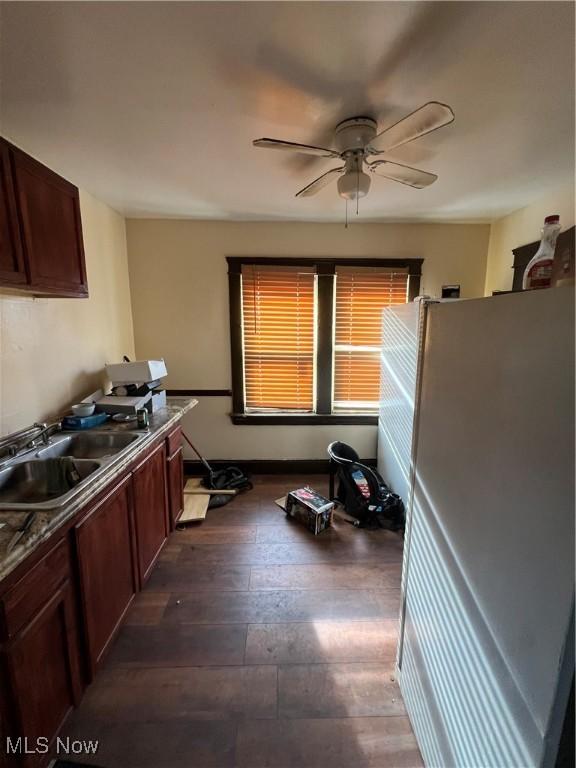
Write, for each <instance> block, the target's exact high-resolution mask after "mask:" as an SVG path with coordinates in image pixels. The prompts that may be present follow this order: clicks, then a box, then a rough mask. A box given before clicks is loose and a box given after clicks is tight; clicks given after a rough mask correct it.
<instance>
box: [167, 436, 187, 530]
mask: <svg viewBox="0 0 576 768" xmlns="http://www.w3.org/2000/svg"><path fill="white" fill-rule="evenodd" d="M167 470H168V502H169V507H170V527H171V529H172V530H174V527H175V525H176V521H177V520H178V518H179V517H180V515H181V514H182V510H183V509H184V459H183V456H182V448H179V449H178V450H177V451H176V453H175V454H174V455H173V456H171V457H170V458H169V459H168V463H167Z"/></svg>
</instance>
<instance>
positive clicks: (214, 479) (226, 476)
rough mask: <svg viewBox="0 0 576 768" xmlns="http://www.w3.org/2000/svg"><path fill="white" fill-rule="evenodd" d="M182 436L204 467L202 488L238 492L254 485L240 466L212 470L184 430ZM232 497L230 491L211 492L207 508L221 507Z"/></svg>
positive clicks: (248, 489)
mask: <svg viewBox="0 0 576 768" xmlns="http://www.w3.org/2000/svg"><path fill="white" fill-rule="evenodd" d="M182 437H183V438H184V440H186V442H187V443H188V445H189V446H190V448H192V450H193V451H194V453H195V454H196V456H198V458H199V459H200V461H201V462H202V464H203V465H204V467H205V468H206V471H207V474H206V475H205V476H204V477H203V478H202V485H203V486H204V488H210V490H212V491H224V490H226V491H238V493H242V491H251V490H252V488H253V487H254V486H253V485H252V483H251V481H250V478H249V477H248V475H245V474H244V472H242V470H241V469H240V467H225V468H224V469H219V470H217V471H214V470H213V469H212V467H211V466H210V464H208V462H207V461H206V459H205V458H204V456H202V454H201V453H200V451H199V450H198V448H196V446H195V445H194V444H193V443H192V441H191V440H190V438H189V437H188V435H187V434H186V433H185V432H184V431H183V432H182ZM234 498H235V495H234V494H231V493H222V494H219V493H213V494H212V495H211V496H210V501H209V502H208V509H214V507H223V506H224V504H228V503H229V502H231V501H232V499H234Z"/></svg>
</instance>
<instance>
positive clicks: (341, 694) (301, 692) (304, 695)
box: [278, 660, 406, 718]
mask: <svg viewBox="0 0 576 768" xmlns="http://www.w3.org/2000/svg"><path fill="white" fill-rule="evenodd" d="M278 708H279V712H278V716H279V717H288V718H316V717H385V716H389V715H405V714H406V710H405V708H404V702H403V701H402V696H401V694H400V688H399V687H398V683H397V682H396V678H395V673H394V661H393V660H392V661H389V662H387V663H383V664H376V663H357V664H292V665H289V666H281V667H279V669H278Z"/></svg>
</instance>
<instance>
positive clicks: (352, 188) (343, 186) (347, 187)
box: [338, 171, 372, 200]
mask: <svg viewBox="0 0 576 768" xmlns="http://www.w3.org/2000/svg"><path fill="white" fill-rule="evenodd" d="M371 181H372V180H371V178H370V176H368V174H367V173H364V172H363V171H349V172H348V173H343V174H342V176H340V177H339V178H338V194H339V195H340V197H343V198H344V199H345V200H358V199H359V198H361V197H366V195H367V194H368V191H369V189H370V182H371Z"/></svg>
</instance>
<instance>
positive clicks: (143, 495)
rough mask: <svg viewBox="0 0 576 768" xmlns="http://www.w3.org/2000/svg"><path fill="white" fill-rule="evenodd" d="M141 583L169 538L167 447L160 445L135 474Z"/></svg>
mask: <svg viewBox="0 0 576 768" xmlns="http://www.w3.org/2000/svg"><path fill="white" fill-rule="evenodd" d="M132 490H133V494H134V522H135V529H136V541H137V551H138V572H139V576H140V585H141V586H142V584H143V583H144V582H145V581H146V579H147V578H148V575H149V573H150V571H151V569H152V566H153V565H154V563H155V561H156V558H157V557H158V554H159V553H160V550H161V549H162V545H163V544H164V542H165V541H166V539H167V538H168V529H169V526H168V514H167V504H166V449H165V447H164V443H162V444H161V445H159V446H158V447H157V448H156V449H155V450H154V451H152V453H151V454H150V455H149V456H148V458H147V459H146V460H145V461H143V462H142V464H140V466H138V467H137V468H136V469H135V470H134V473H133V474H132Z"/></svg>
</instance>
